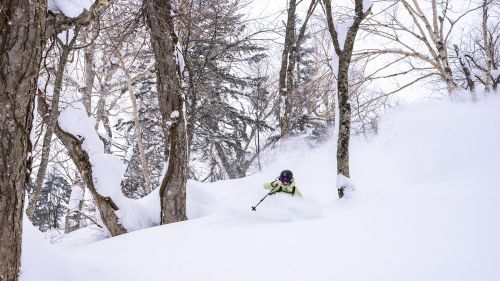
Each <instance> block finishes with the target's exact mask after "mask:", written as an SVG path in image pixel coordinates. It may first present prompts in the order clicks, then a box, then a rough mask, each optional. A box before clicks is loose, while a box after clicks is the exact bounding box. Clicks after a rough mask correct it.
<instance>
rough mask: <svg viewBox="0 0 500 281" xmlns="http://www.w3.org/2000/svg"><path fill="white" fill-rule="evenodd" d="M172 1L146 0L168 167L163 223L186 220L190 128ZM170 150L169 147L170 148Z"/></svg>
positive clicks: (162, 190)
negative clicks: (178, 61) (181, 76)
mask: <svg viewBox="0 0 500 281" xmlns="http://www.w3.org/2000/svg"><path fill="white" fill-rule="evenodd" d="M173 2H174V1H171V0H146V1H145V9H146V13H147V17H148V25H149V28H150V29H151V35H150V36H151V45H152V46H153V50H154V53H155V57H156V77H157V84H156V87H157V91H158V100H159V106H160V111H161V114H162V119H163V132H164V134H165V151H166V154H167V152H168V156H167V155H166V157H168V167H167V172H166V174H165V176H164V178H163V182H162V183H161V186H160V200H161V223H162V224H167V223H172V222H178V221H182V220H186V219H187V216H186V181H187V173H188V170H187V160H188V159H187V156H188V151H187V149H188V146H187V129H186V120H185V118H186V116H185V100H184V97H183V94H182V92H181V83H180V69H179V65H178V64H177V60H178V59H179V55H180V54H179V53H178V51H177V48H176V45H177V41H178V38H177V34H176V33H175V28H174V21H173V15H172V14H173V12H174V11H173V10H172V5H173V4H174V3H173ZM167 147H168V148H167Z"/></svg>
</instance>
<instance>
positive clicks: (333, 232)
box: [21, 98, 500, 281]
mask: <svg viewBox="0 0 500 281" xmlns="http://www.w3.org/2000/svg"><path fill="white" fill-rule="evenodd" d="M351 149H352V150H351V151H352V158H351V161H352V172H351V173H352V179H353V180H354V183H355V184H356V192H355V193H354V195H353V196H352V198H350V199H348V200H338V199H337V196H336V190H335V189H334V186H335V180H336V174H335V141H334V140H331V141H329V142H327V143H325V144H324V145H322V146H321V147H319V148H314V149H311V148H309V147H308V146H307V145H302V144H301V141H300V140H295V141H293V142H290V143H287V144H284V145H283V146H282V147H281V148H280V149H279V150H278V151H275V152H273V153H272V155H269V156H268V158H269V159H272V161H271V160H269V161H268V163H267V165H266V166H265V168H264V171H263V172H262V173H260V174H256V175H253V176H249V177H246V178H243V179H238V180H230V181H223V182H216V183H212V184H202V183H198V182H189V184H188V209H189V210H188V212H189V217H190V220H189V221H185V222H181V223H175V224H171V225H165V226H158V227H153V228H149V229H145V230H141V231H136V232H132V233H130V234H126V235H122V236H119V237H115V238H110V239H104V240H101V241H98V242H92V241H95V240H98V239H100V238H99V237H98V236H96V234H95V231H91V230H89V229H84V230H80V231H77V232H75V233H73V234H71V235H68V237H65V238H63V239H62V241H60V242H59V243H55V244H53V245H48V244H47V242H46V241H44V240H43V238H42V234H40V233H38V232H37V230H35V229H34V228H33V227H32V226H31V225H28V224H27V223H25V228H24V238H23V239H24V240H23V264H22V269H21V270H22V272H21V280H23V281H32V280H45V281H52V280H53V281H69V280H74V281H80V280H81V281H83V280H85V281H89V280H92V281H98V280H106V281H115V280H116V281H118V280H119V281H128V280H130V281H132V280H134V281H139V280H145V281H146V280H175V281H182V280H186V281H198V280H204V281H209V280H213V281H224V280H228V281H229V280H231V281H234V280H249V281H250V280H259V281H264V280H315V281H320V280H360V281H361V280H367V281H368V280H380V281H388V280H398V281H401V280H405V281H408V280H415V281H422V280H425V281H430V280H436V281H438V280H439V281H443V280H454V281H459V280H464V281H470V280H482V281H487V280H491V281H493V280H500V267H499V266H498V261H500V225H499V222H500V99H498V98H490V99H488V100H487V101H482V102H479V103H476V104H470V103H450V102H442V101H441V102H428V103H423V104H419V105H413V106H409V107H407V108H404V110H401V111H397V112H393V113H391V114H389V115H387V116H386V117H385V118H383V120H382V121H381V124H380V130H379V135H378V136H376V137H374V138H373V139H372V140H370V141H369V142H366V141H364V140H359V139H358V140H355V141H354V143H353V145H352V148H351ZM282 169H291V170H292V171H293V172H294V174H295V178H296V180H297V185H298V187H299V188H300V189H301V191H302V193H303V194H304V197H303V198H302V199H293V198H289V197H287V196H273V197H270V198H267V199H266V200H265V201H264V202H263V203H262V204H261V205H260V206H259V207H258V208H257V211H256V212H252V211H251V208H250V207H251V206H252V205H254V204H255V203H257V202H258V201H259V199H260V198H261V197H262V196H264V195H265V194H266V191H265V190H263V188H262V183H263V182H265V181H270V180H273V179H274V178H276V176H277V175H278V174H279V172H280V171H281V170H282ZM25 221H26V220H25Z"/></svg>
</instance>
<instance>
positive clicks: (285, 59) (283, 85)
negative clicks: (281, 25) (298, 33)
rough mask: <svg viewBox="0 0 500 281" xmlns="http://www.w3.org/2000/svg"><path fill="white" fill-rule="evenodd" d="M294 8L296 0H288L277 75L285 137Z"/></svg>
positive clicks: (288, 130) (288, 120) (288, 127)
mask: <svg viewBox="0 0 500 281" xmlns="http://www.w3.org/2000/svg"><path fill="white" fill-rule="evenodd" d="M295 8H296V0H290V2H289V6H288V18H287V23H286V33H285V45H284V46H283V52H282V54H281V68H280V74H279V75H280V77H279V96H280V103H279V108H278V113H279V120H280V129H281V137H282V138H286V137H288V136H289V135H290V133H291V121H292V120H291V111H292V103H291V99H292V90H293V65H292V63H291V62H292V61H293V58H294V55H295V53H294V51H295V49H294V48H295V47H294V41H295Z"/></svg>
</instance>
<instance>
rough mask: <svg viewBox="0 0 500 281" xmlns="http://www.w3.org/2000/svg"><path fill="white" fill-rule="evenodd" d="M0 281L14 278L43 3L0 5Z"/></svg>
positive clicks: (20, 0) (14, 0)
mask: <svg viewBox="0 0 500 281" xmlns="http://www.w3.org/2000/svg"><path fill="white" fill-rule="evenodd" d="M0 11H1V13H0V66H1V67H0V118H1V120H2V121H1V122H0V241H1V242H0V280H1V281H16V280H18V273H19V266H20V262H21V234H22V217H23V214H22V212H23V204H24V194H25V189H26V184H27V183H28V181H29V175H30V172H31V156H30V153H31V146H32V143H31V140H30V132H31V129H32V128H31V127H32V120H33V106H34V102H33V101H34V98H35V94H36V88H37V78H38V71H39V68H40V61H41V50H42V46H43V43H44V41H43V31H44V29H45V22H46V13H47V2H46V1H44V0H40V1H27V0H2V1H1V2H0Z"/></svg>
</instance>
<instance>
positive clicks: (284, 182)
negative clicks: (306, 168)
mask: <svg viewBox="0 0 500 281" xmlns="http://www.w3.org/2000/svg"><path fill="white" fill-rule="evenodd" d="M280 181H281V182H282V183H283V184H285V185H289V184H290V183H292V179H287V178H283V179H280Z"/></svg>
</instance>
